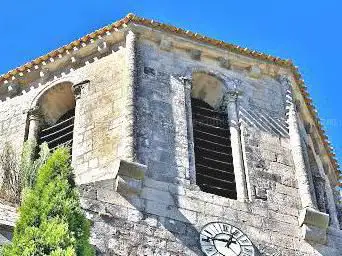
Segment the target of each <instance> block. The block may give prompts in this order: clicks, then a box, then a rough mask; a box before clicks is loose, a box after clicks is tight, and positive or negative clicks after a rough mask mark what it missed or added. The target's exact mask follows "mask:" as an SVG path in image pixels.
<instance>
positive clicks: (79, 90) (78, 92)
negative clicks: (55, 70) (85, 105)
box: [71, 80, 90, 100]
mask: <svg viewBox="0 0 342 256" xmlns="http://www.w3.org/2000/svg"><path fill="white" fill-rule="evenodd" d="M89 82H90V81H89V80H84V81H83V82H81V83H78V84H74V85H73V86H72V88H71V89H72V92H73V93H74V96H75V99H76V100H79V99H80V98H81V94H82V90H83V88H84V86H85V85H86V84H88V83H89Z"/></svg>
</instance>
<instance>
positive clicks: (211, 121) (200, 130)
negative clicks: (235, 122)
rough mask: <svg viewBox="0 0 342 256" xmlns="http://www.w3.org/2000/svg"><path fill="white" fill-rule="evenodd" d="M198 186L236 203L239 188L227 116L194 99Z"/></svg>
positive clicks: (193, 116) (193, 117)
mask: <svg viewBox="0 0 342 256" xmlns="http://www.w3.org/2000/svg"><path fill="white" fill-rule="evenodd" d="M191 105H192V120H193V133H194V146H195V161H196V162H195V167H196V182H197V185H198V186H199V187H200V188H201V190H202V191H205V192H208V193H212V194H216V195H220V196H224V197H229V198H234V199H236V185H235V176H234V169H233V158H232V150H231V143H230V132H229V125H228V122H227V118H226V116H225V114H223V113H220V112H218V111H216V110H215V109H213V108H212V107H211V106H210V105H209V104H207V103H206V102H204V101H202V100H198V99H195V98H192V99H191Z"/></svg>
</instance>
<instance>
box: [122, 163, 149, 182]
mask: <svg viewBox="0 0 342 256" xmlns="http://www.w3.org/2000/svg"><path fill="white" fill-rule="evenodd" d="M146 170H147V166H146V165H143V164H139V163H135V162H129V161H126V160H120V166H119V170H118V175H120V176H121V175H122V176H126V177H129V178H133V179H136V180H142V179H144V177H145V173H146Z"/></svg>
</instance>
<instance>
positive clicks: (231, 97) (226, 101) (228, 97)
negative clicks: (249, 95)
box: [221, 91, 241, 110]
mask: <svg viewBox="0 0 342 256" xmlns="http://www.w3.org/2000/svg"><path fill="white" fill-rule="evenodd" d="M240 95H241V93H240V92H239V91H228V92H226V93H225V94H224V95H223V97H222V102H221V108H222V110H225V109H227V107H228V106H230V105H232V104H236V101H237V99H238V97H239V96H240Z"/></svg>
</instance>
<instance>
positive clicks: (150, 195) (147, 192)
mask: <svg viewBox="0 0 342 256" xmlns="http://www.w3.org/2000/svg"><path fill="white" fill-rule="evenodd" d="M141 198H144V199H148V200H151V201H156V202H162V203H163V204H167V205H175V200H174V198H173V197H172V196H171V194H170V193H169V192H166V191H161V190H157V189H153V188H148V187H145V188H143V189H142V192H141Z"/></svg>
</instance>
